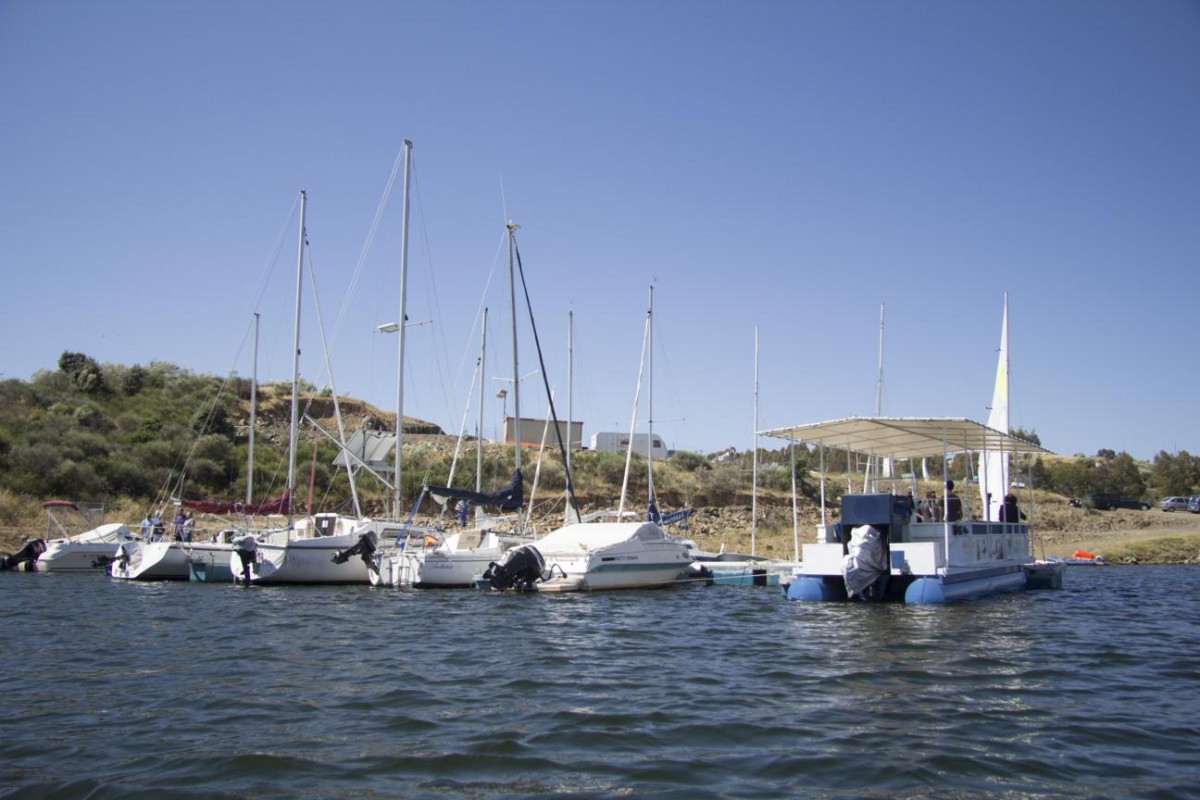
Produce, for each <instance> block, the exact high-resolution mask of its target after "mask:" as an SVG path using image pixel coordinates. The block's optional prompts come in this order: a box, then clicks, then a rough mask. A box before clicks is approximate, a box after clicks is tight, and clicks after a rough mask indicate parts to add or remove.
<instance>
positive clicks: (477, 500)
mask: <svg viewBox="0 0 1200 800" xmlns="http://www.w3.org/2000/svg"><path fill="white" fill-rule="evenodd" d="M425 489H426V491H428V492H429V494H430V496H432V497H433V499H434V500H436V501H437V502H438V503H441V504H445V503H446V501H448V500H466V501H467V502H468V503H474V504H475V505H478V506H495V507H497V508H499V509H500V510H501V511H517V510H519V509H520V508H521V504H522V503H523V502H524V488H523V481H522V478H521V470H517V471H516V472H514V473H513V476H512V481H511V482H509V484H508V486H505V487H504V488H503V489H501V490H500V491H498V492H492V493H491V494H488V493H487V492H472V491H470V490H468V489H455V488H453V487H451V486H426V487H425Z"/></svg>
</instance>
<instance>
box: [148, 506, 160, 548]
mask: <svg viewBox="0 0 1200 800" xmlns="http://www.w3.org/2000/svg"><path fill="white" fill-rule="evenodd" d="M150 525H151V526H152V528H153V530H154V533H153V535H152V536H151V537H150V541H152V542H161V541H162V538H163V521H162V519H161V518H160V517H159V516H158V512H157V511H155V512H154V513H153V514H151V515H150Z"/></svg>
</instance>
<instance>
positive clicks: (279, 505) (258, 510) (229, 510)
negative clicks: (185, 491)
mask: <svg viewBox="0 0 1200 800" xmlns="http://www.w3.org/2000/svg"><path fill="white" fill-rule="evenodd" d="M180 502H181V503H182V504H183V507H184V508H186V509H189V510H191V511H199V512H200V513H201V514H248V515H250V516H266V515H268V514H287V513H288V512H289V511H290V510H291V505H292V504H291V495H290V494H289V493H288V492H284V493H283V494H281V495H280V496H279V497H276V498H274V499H273V500H265V501H263V502H261V503H227V502H224V501H219V500H182V501H180Z"/></svg>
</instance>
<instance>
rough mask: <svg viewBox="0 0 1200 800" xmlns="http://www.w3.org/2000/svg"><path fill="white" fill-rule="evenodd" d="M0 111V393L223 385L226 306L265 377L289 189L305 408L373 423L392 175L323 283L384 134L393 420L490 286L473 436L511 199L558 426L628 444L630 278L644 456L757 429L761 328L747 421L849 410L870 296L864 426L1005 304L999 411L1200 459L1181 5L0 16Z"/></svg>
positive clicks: (149, 6) (547, 5)
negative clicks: (106, 371) (329, 341)
mask: <svg viewBox="0 0 1200 800" xmlns="http://www.w3.org/2000/svg"><path fill="white" fill-rule="evenodd" d="M0 110H2V111H0V114H2V116H0V119H2V120H3V122H2V124H0V269H2V271H3V272H2V274H3V295H4V299H5V302H4V304H3V308H4V311H3V313H2V314H0V341H2V342H3V353H2V355H0V374H3V376H4V377H5V378H21V379H28V378H30V377H31V376H32V375H33V374H34V373H35V372H36V371H38V370H40V369H52V368H54V366H55V363H56V361H57V358H58V356H59V354H60V353H61V352H62V351H63V350H76V351H82V352H85V353H87V354H89V355H91V356H92V357H94V358H96V359H97V360H99V361H102V362H118V363H124V364H134V363H140V364H146V363H148V362H150V361H154V360H166V361H171V362H174V363H176V364H179V365H181V366H184V367H187V368H190V369H192V370H195V371H198V372H205V373H213V374H225V373H227V372H228V371H229V370H231V369H237V370H238V371H239V372H240V373H241V374H242V375H248V374H249V373H250V353H249V350H250V348H249V345H248V344H245V343H244V338H245V334H246V331H247V327H248V325H249V320H250V319H251V314H252V312H253V311H255V310H258V311H260V312H261V313H262V315H263V335H262V347H261V356H260V377H261V378H262V379H264V380H282V379H286V378H287V377H288V376H289V375H290V361H289V358H288V352H287V351H288V348H289V342H290V338H291V324H292V322H291V314H292V309H291V305H292V282H293V280H294V277H293V275H294V264H295V225H296V220H295V218H294V217H290V216H289V215H291V214H292V212H293V208H294V205H295V200H296V196H297V194H298V191H299V190H300V189H301V188H304V189H307V191H308V194H309V239H310V241H311V244H312V257H313V262H314V264H315V267H316V270H317V275H318V281H319V284H320V287H321V288H320V300H321V303H322V310H323V316H324V318H325V320H326V326H327V329H328V330H329V331H330V334H331V335H332V330H333V327H334V324H335V319H336V317H337V316H338V313H339V310H340V309H341V308H342V307H343V305H344V306H345V308H346V316H345V320H344V322H343V323H342V325H341V327H340V329H339V333H338V337H337V340H336V342H335V344H334V347H333V352H332V360H333V363H334V376H335V379H336V382H337V388H338V390H339V392H341V393H343V394H350V395H354V396H358V397H362V398H364V399H367V400H370V401H372V402H375V403H377V404H379V405H381V406H383V407H385V408H391V407H393V406H394V403H395V400H394V397H395V355H394V336H393V337H389V336H386V335H383V334H377V333H373V329H374V327H375V326H376V325H378V324H380V323H384V322H388V321H391V320H394V319H395V318H396V314H397V308H398V305H399V273H398V265H399V256H398V252H399V250H398V239H399V230H400V202H399V198H400V195H399V190H398V189H397V190H396V191H395V193H394V194H393V197H392V201H391V203H390V204H389V205H388V207H387V209H386V212H385V215H384V217H383V219H382V221H381V224H380V232H379V235H378V237H377V239H376V241H375V244H374V246H373V247H372V249H371V250H370V253H369V255H368V258H367V260H366V262H365V268H364V270H363V272H362V276H361V278H360V280H359V282H358V285H357V288H356V290H355V291H354V293H353V294H349V292H348V290H349V285H350V282H351V276H352V275H353V274H354V270H355V265H356V263H357V262H358V260H359V254H360V252H361V251H362V249H363V245H364V242H365V241H366V238H367V232H368V229H369V228H370V224H371V220H372V217H373V215H374V213H375V209H376V207H377V204H378V203H379V199H380V196H381V194H382V191H383V188H384V185H385V183H386V180H387V177H388V174H389V172H390V170H391V167H392V163H393V161H394V159H395V158H396V155H397V153H398V152H399V149H400V145H401V140H402V139H404V138H409V139H412V140H413V142H414V144H415V150H414V162H415V167H416V169H415V174H416V181H415V184H414V187H415V188H414V210H413V216H412V225H413V238H412V247H411V251H410V252H411V268H412V275H411V278H410V280H411V284H410V295H409V316H410V319H412V320H424V319H432V320H433V324H431V325H425V326H421V327H414V328H411V329H410V334H411V335H410V336H409V337H408V339H409V344H410V348H409V360H408V372H409V376H408V378H409V379H408V382H407V388H406V402H405V412H406V413H408V414H412V415H414V416H418V417H423V418H427V419H431V420H433V421H435V422H438V423H439V424H441V425H442V426H443V427H445V428H446V429H447V430H451V431H453V430H457V428H458V424H459V417H460V415H461V413H462V410H461V409H462V406H463V403H464V402H465V400H466V397H467V388H468V384H469V381H470V378H471V369H472V367H473V363H474V358H475V354H476V350H477V347H478V345H477V343H476V342H477V339H476V338H475V337H476V333H475V331H474V330H473V324H474V319H475V315H476V311H477V308H478V307H479V305H480V303H481V302H484V290H485V285H486V284H487V281H488V277H489V275H490V274H492V272H493V270H495V273H494V275H493V277H492V282H491V286H490V289H489V290H488V292H487V296H486V303H487V304H488V306H489V307H490V308H491V324H490V325H489V343H490V348H489V349H490V353H489V358H488V362H489V363H488V365H487V376H486V377H487V380H488V396H489V405H488V407H487V409H486V411H485V413H486V416H487V422H486V423H485V426H484V433H485V434H487V435H489V436H491V435H494V433H495V428H496V425H497V422H498V420H499V418H500V416H501V413H502V409H501V408H500V407H498V406H499V402H500V401H498V400H495V399H494V398H492V394H493V393H494V392H495V390H496V389H498V388H500V386H502V384H501V383H500V382H499V381H496V380H495V378H497V377H507V376H509V375H510V374H511V364H510V360H509V359H510V355H509V347H508V336H509V334H508V327H507V326H508V312H507V286H506V279H505V278H506V276H505V273H504V270H503V267H504V264H503V259H502V258H501V257H500V256H499V255H498V246H499V245H500V242H501V237H502V234H503V223H504V221H505V218H506V216H507V217H508V218H511V219H513V220H515V221H516V222H518V223H519V224H520V225H521V226H522V227H521V230H520V233H519V237H520V238H519V243H520V247H521V252H522V256H523V258H524V261H525V267H526V271H527V277H528V280H529V282H530V291H531V294H532V297H533V302H534V307H535V311H536V313H537V316H538V323H539V327H540V334H541V337H542V341H543V344H544V347H545V350H546V358H547V368H548V370H549V372H550V375H551V381H552V383H553V384H554V385H555V386H556V387H557V389H558V391H559V396H560V398H561V397H562V395H563V394H564V393H565V388H566V378H565V361H566V352H565V351H566V348H565V338H566V316H567V311H568V310H569V309H572V308H573V309H574V312H575V319H576V326H575V351H576V358H575V375H576V381H575V392H574V395H575V417H576V418H577V419H582V420H583V421H584V425H585V435H589V436H590V434H592V433H595V432H597V431H601V430H616V429H622V428H625V427H627V425H628V421H629V416H630V411H631V409H632V403H633V391H634V384H635V381H636V377H637V368H638V356H639V352H640V347H641V340H642V331H643V323H644V318H645V304H646V293H647V287H648V286H649V284H650V283H651V282H652V281H653V282H655V285H656V315H655V316H656V323H657V325H656V331H657V333H656V347H655V393H654V397H655V399H654V413H655V417H656V419H657V420H658V421H657V422H656V425H655V430H656V431H658V432H660V433H662V434H663V435H664V437H665V438H666V439H667V441H668V444H669V445H670V446H672V447H675V448H680V449H694V450H703V451H711V450H716V449H719V448H723V447H726V446H729V445H733V446H736V447H737V448H738V449H745V448H746V447H748V446H749V445H750V443H751V439H752V430H753V379H754V326H755V325H756V324H757V325H759V326H761V342H762V344H761V357H760V365H761V367H760V369H761V377H760V381H761V412H760V419H759V426H760V428H763V429H766V428H770V427H777V426H782V425H788V424H794V423H803V422H815V421H819V420H823V419H830V418H836V417H843V416H850V415H856V414H858V415H866V414H871V413H872V412H873V411H874V404H875V377H876V356H877V340H878V316H879V304H880V303H886V306H887V333H886V353H885V367H884V372H885V389H884V404H883V410H884V413H885V414H889V415H898V416H903V415H920V416H924V415H932V416H955V417H969V418H973V419H978V420H984V419H986V417H987V410H986V406H987V405H988V404H989V402H990V400H991V392H992V382H993V376H994V370H995V358H996V355H995V352H996V348H997V346H998V340H999V332H1000V316H1001V304H1002V297H1003V293H1004V292H1005V291H1007V292H1008V293H1009V295H1010V328H1011V338H1010V342H1011V357H1012V376H1013V386H1012V391H1013V404H1012V422H1013V425H1014V426H1021V427H1024V428H1026V429H1030V428H1032V429H1035V430H1036V431H1037V432H1038V434H1039V435H1040V436H1041V438H1042V440H1043V443H1044V444H1045V445H1046V446H1048V447H1049V448H1051V449H1053V450H1055V451H1057V452H1062V453H1076V452H1086V453H1094V452H1095V451H1096V450H1097V449H1099V448H1102V447H1106V448H1112V449H1115V450H1126V451H1129V452H1130V453H1132V454H1133V455H1134V456H1136V457H1139V458H1149V457H1152V456H1153V455H1154V454H1155V453H1156V452H1158V451H1159V450H1163V449H1165V450H1175V449H1187V450H1189V451H1191V452H1193V453H1196V452H1200V440H1198V437H1200V424H1198V422H1200V412H1198V410H1197V409H1198V408H1200V404H1198V403H1197V395H1198V393H1200V392H1198V388H1200V385H1198V384H1200V379H1198V377H1197V375H1198V374H1200V369H1198V368H1197V332H1196V331H1197V327H1196V323H1195V318H1196V307H1197V304H1198V303H1200V277H1198V269H1197V267H1198V266H1200V5H1198V4H1197V3H1195V2H1184V1H1183V0H1177V1H1171V0H1147V1H1146V2H1130V1H1129V0H1119V1H1118V2H1105V1H1104V0H1074V1H1062V0H1059V1H1056V0H1037V2H1019V1H1018V2H1006V3H995V2H891V1H890V0H889V1H888V2H802V1H800V0H796V1H795V2H750V3H711V2H615V3H600V2H595V3H583V2H505V3H494V2H420V3H400V2H366V1H360V2H348V3H316V2H291V1H288V2H283V1H280V2H271V1H269V0H263V1H260V2H250V3H245V2H222V1H220V0H217V1H206V2H157V0H111V1H110V2H103V3H97V2H65V1H56V0H3V1H2V2H0ZM277 242H280V245H279V250H278V256H277V257H275V258H273V257H272V255H273V253H274V252H275V250H276V243H277ZM264 287H265V293H264V294H262V295H261V300H260V299H259V298H260V292H262V291H263V290H264ZM305 294H306V304H305V309H304V315H305V318H304V322H305V326H304V327H305V331H304V334H303V337H304V344H303V351H304V357H303V361H302V372H303V373H304V374H305V376H306V377H308V378H309V379H310V380H314V381H316V382H318V383H327V382H328V378H326V377H324V376H323V374H322V368H321V367H322V364H321V347H320V343H319V340H318V338H317V330H316V325H315V320H316V317H315V314H314V311H313V309H312V305H311V298H312V293H311V291H310V290H309V289H308V287H307V286H306V287H305ZM521 336H522V340H521V348H522V356H521V367H522V369H521V371H522V372H523V373H524V372H528V371H531V370H533V369H534V368H535V361H534V355H533V352H532V346H531V340H530V337H529V335H528V332H527V331H524V332H523V333H522V334H521ZM523 392H524V395H525V398H524V400H523V402H522V411H523V412H524V413H525V414H526V415H531V416H532V415H541V413H542V412H543V411H544V410H545V409H544V394H543V393H542V392H541V390H540V386H539V385H537V384H536V383H533V382H527V383H526V384H525V388H524V390H523ZM643 408H644V406H643ZM508 410H509V411H510V412H511V401H510V403H509V407H508ZM474 413H475V412H474V411H472V417H474ZM562 413H563V414H565V410H564V411H563V412H562ZM644 417H645V412H644V410H643V413H642V418H643V420H644ZM764 443H765V444H769V445H771V446H774V445H775V444H782V443H779V442H775V441H773V440H764Z"/></svg>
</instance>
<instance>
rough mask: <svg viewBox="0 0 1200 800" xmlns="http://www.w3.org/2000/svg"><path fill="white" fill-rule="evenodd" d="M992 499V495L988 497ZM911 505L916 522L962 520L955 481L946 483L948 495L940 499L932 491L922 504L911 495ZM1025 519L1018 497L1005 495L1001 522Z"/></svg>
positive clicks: (926, 495) (1001, 508)
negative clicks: (1018, 503)
mask: <svg viewBox="0 0 1200 800" xmlns="http://www.w3.org/2000/svg"><path fill="white" fill-rule="evenodd" d="M988 496H989V497H991V495H988ZM908 497H909V504H910V506H913V511H914V521H916V522H943V521H945V522H957V521H959V520H961V519H962V515H963V507H962V499H961V498H960V497H959V496H958V495H957V494H955V493H954V481H946V494H945V496H944V497H938V496H937V492H934V491H932V490H930V491H928V492H926V493H925V499H924V500H922V501H921V502H920V503H916V502H914V500H913V497H912V493H911V492H910V493H909V496H908ZM1023 519H1025V512H1023V511H1021V509H1020V508H1019V507H1018V506H1017V496H1016V495H1015V494H1012V493H1011V492H1010V493H1008V494H1006V495H1004V502H1003V503H1001V504H1000V519H999V520H998V521H999V522H1014V523H1015V522H1020V521H1021V520H1023Z"/></svg>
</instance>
